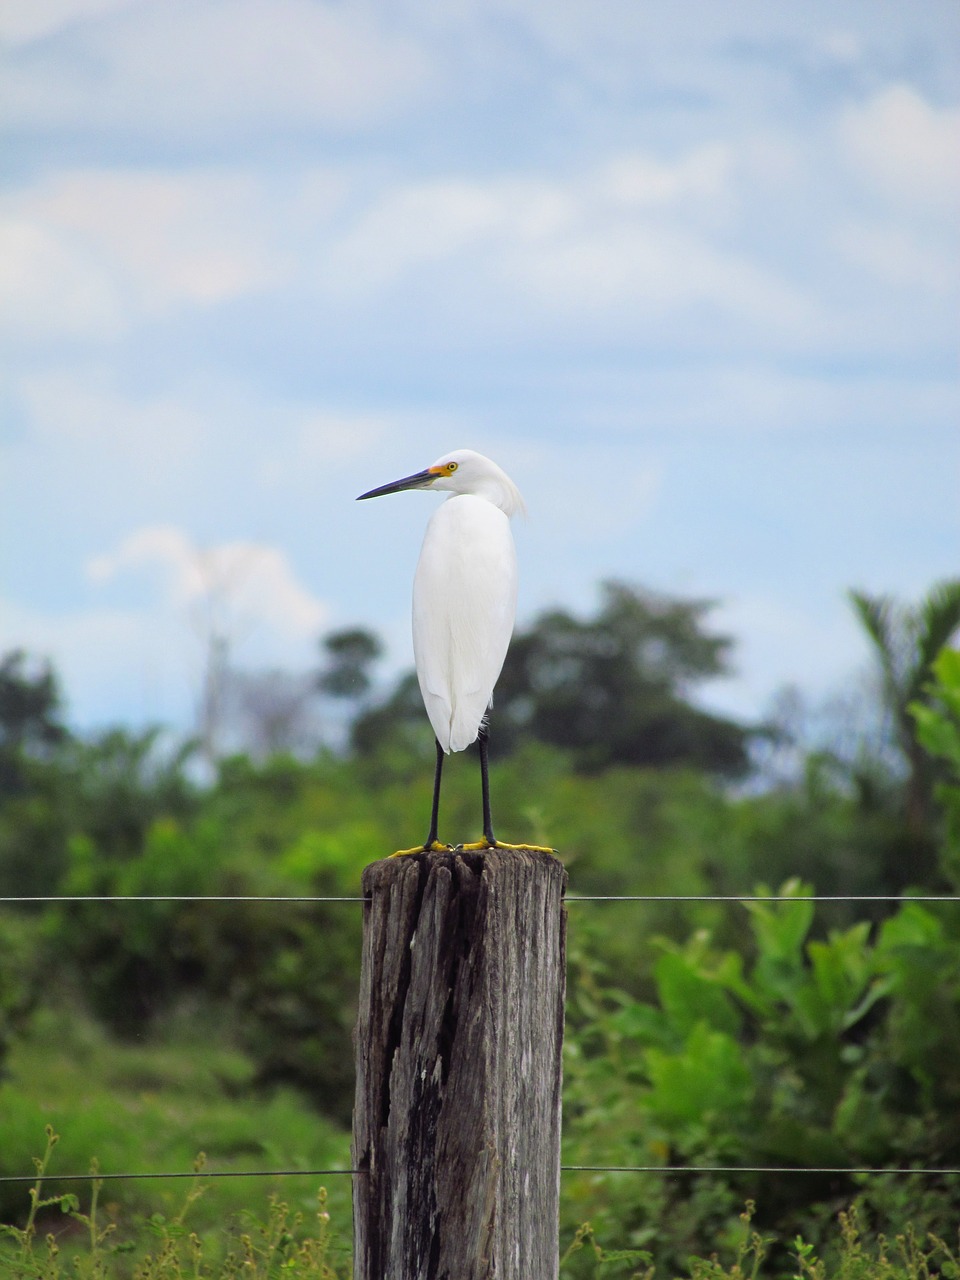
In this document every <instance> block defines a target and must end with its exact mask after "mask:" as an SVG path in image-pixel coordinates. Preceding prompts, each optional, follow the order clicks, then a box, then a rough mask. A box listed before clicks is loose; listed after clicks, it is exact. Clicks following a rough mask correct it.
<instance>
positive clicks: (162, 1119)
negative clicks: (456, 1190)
mask: <svg viewBox="0 0 960 1280" xmlns="http://www.w3.org/2000/svg"><path fill="white" fill-rule="evenodd" d="M168 1030H170V1031H171V1034H170V1035H168V1037H167V1039H166V1041H165V1043H162V1044H161V1043H152V1044H139V1045H129V1044H127V1045H124V1044H117V1043H116V1042H115V1041H113V1040H110V1039H108V1038H107V1037H106V1036H104V1034H103V1033H102V1032H101V1031H100V1030H99V1029H98V1027H97V1026H96V1024H94V1023H92V1022H90V1021H88V1020H86V1019H85V1018H83V1017H80V1016H78V1015H77V1014H76V1013H73V1012H71V1013H69V1015H68V1014H66V1013H57V1012H55V1011H51V1010H44V1011H43V1012H42V1013H41V1014H40V1015H39V1016H38V1017H37V1018H36V1019H35V1021H34V1024H33V1027H32V1030H31V1034H30V1035H29V1037H28V1038H26V1039H24V1040H21V1041H20V1042H18V1043H17V1045H16V1046H15V1048H14V1050H13V1052H12V1053H11V1056H10V1059H9V1061H8V1064H7V1067H8V1071H7V1078H6V1079H5V1080H4V1082H3V1083H2V1085H0V1135H2V1138H0V1173H2V1174H29V1175H31V1176H33V1175H35V1174H36V1172H37V1170H38V1169H40V1171H41V1174H42V1177H40V1178H39V1180H38V1181H37V1182H35V1183H34V1184H33V1191H31V1186H30V1185H29V1184H18V1185H16V1186H13V1185H11V1184H0V1194H2V1197H3V1199H2V1202H0V1277H2V1280H8V1278H9V1280H188V1278H189V1280H232V1278H234V1277H239V1276H243V1277H249V1280H281V1277H284V1278H285V1277H289V1278H290V1280H349V1276H350V1260H349V1241H350V1235H351V1228H350V1221H351V1214H350V1179H349V1178H348V1177H329V1178H323V1179H320V1178H312V1177H309V1176H303V1177H287V1178H262V1179H261V1178H258V1179H247V1178H228V1179H223V1180H218V1179H216V1178H208V1177H205V1176H204V1174H205V1172H220V1171H222V1172H228V1171H242V1170H252V1169H264V1168H278V1169H279V1168H287V1169H298V1168H299V1169H308V1168H315V1169H316V1168H336V1167H339V1168H346V1167H348V1163H349V1135H347V1134H346V1133H344V1132H343V1131H342V1130H341V1129H339V1128H337V1127H336V1126H335V1125H333V1124H331V1123H330V1122H328V1121H325V1120H324V1119H323V1118H322V1117H320V1116H318V1115H316V1114H315V1113H314V1112H312V1111H311V1110H310V1109H309V1108H308V1107H307V1106H306V1105H305V1104H304V1103H303V1102H302V1101H301V1100H300V1099H299V1098H298V1097H297V1096H296V1095H295V1094H293V1093H292V1092H288V1091H283V1090H280V1091H274V1092H271V1093H269V1094H259V1093H258V1092H257V1091H256V1090H255V1089H254V1087H253V1081H252V1068H251V1066H250V1064H249V1062H248V1061H247V1059H246V1058H245V1057H244V1056H243V1055H242V1054H240V1053H238V1052H236V1051H235V1050H233V1049H231V1048H229V1047H228V1046H227V1045H226V1043H225V1041H224V1038H223V1035H222V1034H219V1033H215V1031H214V1029H212V1028H207V1031H206V1033H204V1031H203V1029H202V1028H201V1027H198V1026H197V1025H196V1024H195V1023H194V1024H191V1023H190V1022H189V1021H187V1022H186V1023H184V1024H182V1025H181V1027H180V1029H179V1031H177V1030H176V1029H175V1028H174V1029H168ZM47 1126H49V1129H47ZM55 1130H56V1131H58V1132H61V1133H62V1134H63V1137H62V1139H58V1140H57V1141H56V1142H53V1141H52V1138H50V1137H49V1136H48V1135H52V1134H53V1133H54V1131H55ZM45 1148H46V1150H45ZM200 1152H203V1153H205V1155H204V1157H203V1158H202V1159H201V1160H199V1161H198V1155H199V1153H200ZM93 1160H95V1161H96V1167H97V1168H98V1170H99V1171H100V1172H102V1173H105V1174H107V1173H127V1172H131V1171H136V1170H141V1169H142V1170H151V1171H156V1170H168V1171H170V1172H178V1173H189V1172H190V1171H192V1170H195V1169H196V1170H197V1176H196V1178H190V1179H187V1180H185V1181H180V1180H175V1181H169V1182H163V1181H157V1180H151V1179H146V1178H143V1179H133V1180H130V1181H127V1180H123V1181H112V1180H107V1179H104V1180H101V1181H97V1180H91V1181H86V1182H83V1183H68V1182H64V1181H63V1180H62V1179H61V1180H60V1181H58V1180H57V1175H58V1173H59V1174H64V1173H68V1172H70V1173H80V1172H87V1171H89V1170H90V1168H91V1161H93ZM198 1166H199V1167H198ZM597 1208H598V1210H599V1209H601V1208H602V1206H600V1205H598V1206H597ZM601 1216H602V1215H601ZM3 1224H8V1225H6V1226H4V1225H3ZM615 1234H616V1232H615V1229H614V1228H612V1227H610V1225H609V1224H608V1225H607V1226H606V1227H605V1238H604V1240H603V1242H602V1243H601V1242H600V1241H598V1240H597V1238H596V1235H595V1233H594V1231H593V1229H592V1228H591V1226H590V1224H589V1223H585V1224H583V1225H582V1226H581V1227H580V1228H579V1230H578V1231H577V1232H576V1234H575V1235H568V1236H567V1238H566V1239H564V1241H563V1242H562V1245H563V1250H564V1261H563V1265H562V1269H561V1277H562V1280H632V1278H634V1277H641V1278H643V1280H651V1278H652V1277H654V1274H656V1277H657V1280H668V1278H669V1277H671V1276H672V1275H674V1274H675V1272H673V1271H671V1270H669V1269H664V1268H656V1272H655V1269H654V1266H653V1264H652V1261H651V1259H650V1255H649V1254H646V1253H644V1252H643V1251H637V1250H631V1251H625V1250H619V1249H618V1248H617V1247H616V1243H617V1242H616V1240H615V1238H613V1237H614V1236H615ZM953 1247H954V1248H955V1245H954V1246H953ZM684 1274H686V1275H688V1276H690V1277H692V1280H782V1278H786V1277H791V1280H960V1259H958V1255H957V1253H956V1252H953V1251H952V1249H951V1245H950V1244H949V1243H947V1242H944V1241H940V1240H938V1239H936V1238H935V1237H933V1236H928V1237H925V1238H923V1239H920V1238H918V1237H915V1236H914V1234H913V1233H912V1232H911V1231H909V1230H907V1231H905V1232H903V1233H901V1234H899V1235H897V1236H896V1237H894V1238H893V1239H889V1240H888V1239H885V1238H884V1237H883V1236H882V1235H881V1236H880V1237H879V1238H877V1237H875V1236H873V1235H871V1234H868V1233H865V1232H863V1231H861V1228H860V1223H859V1221H858V1218H857V1214H856V1212H855V1211H850V1212H848V1213H847V1214H845V1215H841V1216H840V1219H839V1220H838V1224H837V1227H836V1230H835V1231H834V1233H833V1238H832V1239H830V1240H828V1241H825V1242H824V1243H823V1244H822V1246H821V1247H820V1248H819V1249H818V1250H816V1251H815V1250H814V1248H813V1247H812V1246H810V1245H808V1244H805V1243H804V1242H803V1241H802V1240H780V1241H776V1240H773V1239H770V1238H764V1237H763V1236H762V1235H761V1234H759V1233H758V1232H757V1231H756V1230H755V1229H754V1226H753V1222H752V1205H751V1206H748V1210H747V1212H746V1213H745V1214H744V1215H743V1216H742V1217H741V1220H740V1225H739V1229H738V1230H737V1231H736V1232H735V1233H734V1234H732V1235H731V1234H729V1233H728V1234H726V1235H725V1237H724V1239H723V1240H722V1241H720V1240H718V1242H717V1252H716V1254H715V1255H710V1256H708V1257H706V1258H704V1257H692V1258H690V1259H689V1260H688V1263H687V1265H686V1268H685V1269H684Z"/></svg>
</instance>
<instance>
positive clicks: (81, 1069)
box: [0, 1010, 350, 1274]
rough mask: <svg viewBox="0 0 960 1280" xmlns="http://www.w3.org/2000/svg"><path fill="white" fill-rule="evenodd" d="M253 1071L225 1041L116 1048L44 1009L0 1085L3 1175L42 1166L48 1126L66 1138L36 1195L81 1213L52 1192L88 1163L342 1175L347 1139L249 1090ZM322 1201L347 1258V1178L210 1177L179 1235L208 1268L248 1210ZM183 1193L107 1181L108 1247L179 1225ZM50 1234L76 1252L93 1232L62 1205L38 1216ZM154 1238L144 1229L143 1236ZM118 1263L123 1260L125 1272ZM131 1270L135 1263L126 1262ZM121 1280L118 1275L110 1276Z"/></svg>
mask: <svg viewBox="0 0 960 1280" xmlns="http://www.w3.org/2000/svg"><path fill="white" fill-rule="evenodd" d="M251 1078H252V1068H251V1067H250V1064H249V1063H248V1062H247V1060H246V1059H245V1058H244V1057H243V1056H242V1055H241V1054H239V1053H237V1052H236V1051H234V1050H231V1049H230V1048H228V1047H225V1045H224V1043H223V1042H222V1041H219V1040H213V1041H211V1040H210V1039H209V1038H201V1034H200V1029H199V1028H196V1027H194V1028H181V1029H180V1031H179V1032H178V1033H175V1034H174V1035H173V1036H172V1037H171V1038H167V1039H166V1040H165V1042H164V1043H163V1044H150V1045H146V1044H144V1045H138V1044H118V1043H116V1042H115V1041H112V1040H109V1039H107V1038H106V1037H105V1036H104V1035H103V1033H102V1032H101V1031H100V1030H99V1029H98V1027H97V1026H96V1025H95V1024H94V1023H92V1022H89V1021H87V1020H85V1019H82V1018H77V1017H76V1016H75V1015H72V1014H71V1015H70V1017H69V1018H67V1017H64V1016H61V1015H58V1014H57V1013H55V1012H53V1011H51V1010H44V1011H42V1013H41V1014H40V1016H39V1017H38V1018H37V1019H36V1020H35V1023H34V1026H33V1029H32V1032H31V1035H30V1036H29V1038H28V1039H25V1040H22V1041H20V1042H18V1043H17V1045H16V1046H15V1048H14V1050H13V1052H12V1053H11V1055H10V1059H9V1061H8V1064H7V1075H6V1079H5V1080H4V1081H3V1083H2V1084H0V1116H2V1117H3V1119H2V1131H3V1141H2V1144H0V1173H2V1174H4V1175H14V1174H32V1173H33V1171H34V1164H33V1158H34V1157H39V1156H42V1154H43V1150H44V1145H45V1136H44V1130H45V1126H47V1125H48V1124H49V1125H50V1126H52V1127H53V1128H54V1129H55V1130H56V1132H57V1133H58V1134H60V1135H61V1140H60V1142H59V1143H58V1144H57V1146H56V1149H55V1151H54V1152H53V1154H52V1158H51V1161H50V1167H49V1171H48V1177H47V1179H46V1181H45V1184H44V1193H43V1194H44V1197H47V1196H55V1195H57V1194H60V1193H64V1192H68V1191H72V1192H74V1193H76V1194H77V1195H78V1196H79V1199H80V1204H81V1207H82V1208H83V1209H84V1210H86V1208H87V1206H88V1203H89V1187H88V1185H84V1184H79V1185H78V1184H76V1183H68V1182H64V1181H58V1180H57V1174H58V1173H61V1174H66V1173H83V1172H87V1171H88V1170H89V1169H90V1162H91V1160H92V1159H95V1160H96V1161H97V1162H98V1166H99V1168H100V1170H101V1171H102V1172H104V1173H107V1174H109V1173H131V1172H134V1173H135V1172H137V1171H140V1170H143V1171H145V1172H146V1171H151V1172H157V1171H168V1172H175V1173H189V1172H190V1171H191V1170H192V1169H193V1168H194V1164H195V1161H196V1160H197V1157H198V1156H199V1155H200V1153H201V1152H202V1153H204V1156H205V1162H206V1169H207V1171H209V1172H214V1173H215V1172H241V1171H247V1170H262V1169H287V1170H299V1169H303V1170H307V1169H331V1168H349V1160H350V1152H349V1147H350V1139H349V1134H347V1133H345V1132H344V1131H342V1130H341V1129H338V1128H336V1127H335V1126H334V1125H332V1124H331V1123H329V1122H328V1121H325V1120H324V1119H323V1118H322V1117H321V1116H318V1115H317V1114H316V1113H315V1112H312V1111H311V1110H310V1109H309V1108H308V1107H307V1106H305V1105H304V1103H303V1102H302V1100H301V1099H300V1098H299V1097H298V1096H297V1095H296V1094H294V1093H292V1092H288V1091H284V1090H273V1091H271V1092H270V1093H269V1094H264V1095H260V1094H258V1093H257V1091H256V1090H254V1089H252V1088H251ZM321 1181H322V1182H323V1185H324V1186H325V1188H326V1189H327V1192H328V1208H329V1213H330V1217H331V1220H332V1221H333V1222H334V1223H335V1224H338V1225H339V1232H340V1236H341V1242H342V1243H343V1245H344V1247H346V1246H347V1245H348V1244H349V1238H350V1179H349V1177H346V1176H341V1177H337V1176H333V1177H327V1178H324V1179H322V1180H321V1179H318V1178H316V1177H310V1176H308V1175H303V1176H295V1177H282V1178H281V1177H267V1178H257V1179H256V1180H251V1179H248V1178H224V1179H216V1178H211V1179H204V1181H203V1194H202V1195H201V1196H200V1197H199V1198H197V1199H196V1200H195V1201H193V1203H191V1205H190V1208H189V1212H188V1214H187V1217H186V1220H185V1225H186V1227H187V1228H188V1229H189V1230H192V1231H194V1232H196V1234H197V1236H198V1238H199V1239H200V1240H201V1241H202V1242H203V1244H204V1246H205V1249H206V1251H207V1254H208V1257H209V1258H210V1259H211V1260H216V1259H217V1258H218V1257H220V1256H222V1255H224V1253H225V1250H226V1245H225V1239H226V1236H229V1235H230V1234H231V1233H233V1234H236V1233H237V1232H238V1231H239V1230H240V1229H241V1228H242V1227H243V1223H244V1221H245V1219H244V1214H245V1213H246V1212H247V1211H248V1209H249V1207H250V1206H251V1205H252V1204H256V1205H257V1206H258V1207H262V1208H263V1209H264V1214H265V1215H266V1213H267V1205H268V1202H269V1198H270V1197H271V1196H276V1197H278V1198H279V1199H281V1200H282V1201H283V1202H285V1203H286V1204H288V1205H289V1206H290V1209H291V1212H292V1213H297V1212H302V1213H303V1214H304V1215H305V1217H306V1218H307V1219H308V1220H310V1219H314V1220H315V1217H316V1212H317V1194H318V1190H319V1185H320V1182H321ZM190 1185H191V1184H190V1182H189V1181H187V1182H184V1181H181V1180H171V1181H160V1180H155V1179H146V1178H142V1179H138V1178H134V1179H130V1180H126V1179H124V1180H122V1181H120V1180H118V1181H113V1180H107V1181H105V1182H104V1185H103V1188H102V1191H101V1193H100V1216H101V1219H102V1221H103V1222H104V1223H108V1222H112V1223H114V1224H115V1230H114V1231H112V1232H111V1238H110V1244H111V1246H112V1247H116V1246H117V1245H120V1246H121V1248H122V1249H124V1250H125V1249H126V1248H127V1247H128V1246H129V1245H130V1244H131V1243H132V1242H135V1241H136V1242H139V1247H138V1252H142V1251H143V1250H142V1246H143V1242H144V1228H145V1224H146V1225H147V1226H149V1224H151V1223H152V1225H153V1229H154V1234H156V1230H155V1229H156V1228H158V1227H159V1226H160V1219H166V1220H167V1221H173V1220H174V1219H175V1218H176V1217H177V1216H178V1214H179V1213H180V1210H181V1208H182V1206H183V1204H184V1200H185V1197H186V1196H187V1194H188V1192H189V1190H190ZM0 1195H2V1204H0V1208H2V1213H0V1219H2V1220H3V1221H5V1222H11V1221H17V1220H22V1218H23V1215H24V1213H25V1212H26V1210H27V1207H28V1205H29V1198H28V1188H27V1186H25V1185H23V1184H4V1185H2V1186H0ZM48 1231H52V1232H53V1233H54V1234H55V1235H56V1236H57V1237H58V1239H59V1240H60V1241H61V1243H62V1244H64V1245H65V1246H66V1248H67V1250H68V1251H70V1247H71V1244H72V1242H73V1240H74V1239H75V1238H76V1237H78V1236H79V1237H83V1236H85V1235H86V1234H87V1233H86V1232H85V1230H84V1229H83V1227H82V1225H78V1224H77V1223H76V1222H75V1221H74V1220H73V1219H71V1218H70V1217H69V1216H65V1215H64V1214H63V1213H62V1212H61V1211H60V1210H59V1208H58V1207H56V1206H51V1207H50V1208H48V1209H47V1210H45V1211H43V1212H42V1213H41V1215H40V1222H39V1232H38V1234H39V1235H40V1236H41V1237H42V1236H43V1235H45V1234H46V1233H47V1232H48ZM147 1234H149V1231H148V1233H147ZM123 1256H124V1255H123V1254H121V1255H119V1256H118V1258H117V1264H118V1265H119V1264H120V1261H121V1260H122V1257H123ZM131 1262H132V1259H131ZM118 1274H120V1272H118Z"/></svg>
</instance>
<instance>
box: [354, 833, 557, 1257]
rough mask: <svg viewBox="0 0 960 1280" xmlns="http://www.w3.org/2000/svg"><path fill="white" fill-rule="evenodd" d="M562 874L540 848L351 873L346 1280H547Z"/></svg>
mask: <svg viewBox="0 0 960 1280" xmlns="http://www.w3.org/2000/svg"><path fill="white" fill-rule="evenodd" d="M565 885H566V873H565V871H564V869H563V867H562V865H561V864H560V862H558V861H557V859H556V858H553V857H551V856H550V855H549V854H543V853H532V852H512V851H509V852H508V851H499V850H487V851H483V852H479V853H468V852H462V851H461V852H459V853H458V852H456V851H454V852H450V853H430V854H426V853H425V854H410V855H406V856H404V857H401V858H386V859H384V860H383V861H381V862H375V863H373V864H372V865H371V866H369V867H367V868H366V870H365V871H364V873H363V891H364V894H365V895H366V897H367V902H366V904H365V905H364V936H363V956H362V965H361V977H360V1004H359V1014H358V1022H357V1029H356V1033H355V1034H356V1056H357V1091H356V1104H355V1108H354V1126H353V1160H354V1168H355V1169H359V1170H361V1172H360V1173H359V1174H358V1175H357V1176H356V1177H355V1178H354V1241H355V1250H354V1254H355V1256H354V1274H355V1276H356V1280H554V1277H556V1275H557V1270H558V1239H557V1234H558V1211H559V1182H560V1082H561V1061H560V1051H561V1047H562V1041H563V1000H564V989H565V924H566V922H565V912H564V908H563V901H562V899H563V892H564V888H565Z"/></svg>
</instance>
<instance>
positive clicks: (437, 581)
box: [358, 449, 552, 853]
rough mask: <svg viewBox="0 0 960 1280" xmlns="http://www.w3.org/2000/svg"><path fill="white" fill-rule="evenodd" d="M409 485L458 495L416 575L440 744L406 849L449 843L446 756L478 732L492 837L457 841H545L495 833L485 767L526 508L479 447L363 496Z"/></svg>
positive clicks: (419, 637) (434, 530)
mask: <svg viewBox="0 0 960 1280" xmlns="http://www.w3.org/2000/svg"><path fill="white" fill-rule="evenodd" d="M403 489H441V490H445V491H447V492H448V493H449V494H450V497H449V498H448V499H447V500H446V501H445V502H443V503H441V505H440V506H439V507H438V508H437V509H436V511H435V512H434V513H433V515H432V516H431V518H430V521H429V523H428V525H427V531H426V533H425V534H424V538H423V547H422V548H421V551H420V560H419V563H418V564H417V572H416V576H415V577H414V581H413V652H414V658H415V660H416V667H417V678H418V680H419V682H420V692H421V694H422V695H423V702H424V706H425V707H426V711H427V715H428V717H429V719H430V723H431V725H432V726H433V732H434V735H435V737H436V746H437V764H436V772H435V774H434V782H433V806H432V809H431V816H430V831H429V834H428V835H427V838H426V840H425V841H424V843H423V844H422V845H418V846H417V847H416V848H415V849H401V850H398V852H399V853H419V852H431V851H433V852H437V851H440V850H447V849H450V848H451V846H450V845H447V844H442V843H441V842H440V841H439V840H438V838H437V825H438V821H439V814H440V779H441V776H442V773H443V758H444V755H445V754H447V753H449V752H451V751H463V750H464V748H465V747H468V746H470V744H471V743H472V742H476V741H477V740H478V739H479V745H480V785H481V794H482V799H483V835H484V839H483V841H482V842H478V843H476V844H468V845H462V846H458V847H462V848H465V849H485V848H498V849H540V848H541V847H540V846H538V845H504V844H502V843H501V842H500V841H498V840H497V839H496V838H495V836H494V834H493V825H492V822H491V818H490V783H489V778H488V771H487V725H486V715H487V710H488V708H489V707H490V704H491V701H492V699H493V687H494V685H495V684H496V682H497V677H498V676H499V675H500V671H501V669H502V667H503V662H504V659H505V658H506V656H507V648H508V646H509V644H510V637H511V635H512V634H513V622H514V617H515V615H516V607H517V554H516V549H515V548H514V544H513V534H512V533H511V532H510V518H511V516H514V515H516V514H517V513H518V512H521V511H523V510H524V506H523V499H522V498H521V496H520V491H519V490H518V489H517V486H516V485H515V484H514V483H513V481H512V480H511V479H510V477H509V476H508V475H507V474H506V473H505V472H504V471H502V470H501V469H500V468H499V467H498V466H497V464H496V463H495V462H491V461H490V459H489V458H485V457H484V456H483V455H482V454H480V453H474V451H473V450H472V449H455V450H454V451H453V452H452V453H447V454H444V456H443V457H442V458H440V459H439V460H438V461H437V462H435V463H434V464H433V466H430V467H427V468H426V470H424V471H418V472H416V473H415V474H414V475H411V476H405V477H404V478H403V479H402V480H394V481H393V483H392V484H385V485H382V486H381V487H380V488H379V489H371V490H370V491H369V492H368V493H362V494H361V495H360V499H363V498H379V497H381V496H382V495H383V494H386V493H399V492H400V491H401V490H403ZM360 499H358V501H359V500H360ZM548 852H552V850H548Z"/></svg>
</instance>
